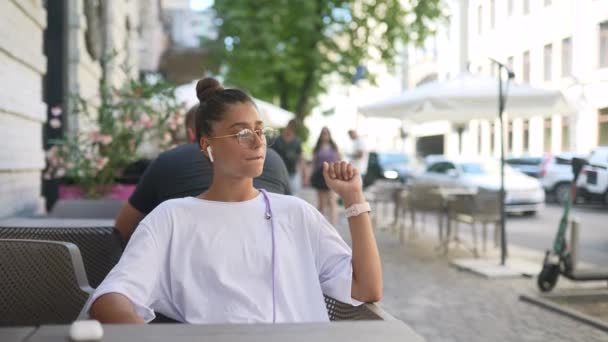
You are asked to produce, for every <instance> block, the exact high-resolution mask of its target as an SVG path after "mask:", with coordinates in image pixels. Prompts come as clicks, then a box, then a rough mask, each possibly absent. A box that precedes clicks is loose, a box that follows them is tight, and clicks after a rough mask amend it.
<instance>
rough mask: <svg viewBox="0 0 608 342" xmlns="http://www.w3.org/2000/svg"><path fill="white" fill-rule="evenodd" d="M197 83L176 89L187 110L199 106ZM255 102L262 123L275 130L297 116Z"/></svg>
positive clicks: (271, 105) (177, 95) (281, 109)
mask: <svg viewBox="0 0 608 342" xmlns="http://www.w3.org/2000/svg"><path fill="white" fill-rule="evenodd" d="M196 82H197V81H192V82H190V83H187V84H184V85H181V86H178V87H176V88H175V96H176V97H177V99H178V101H181V102H184V103H185V104H186V107H187V108H189V107H191V106H194V105H195V104H198V98H197V97H196ZM253 100H254V102H255V104H256V106H257V107H258V110H259V112H260V115H261V117H262V121H264V123H265V124H266V126H269V127H274V128H281V127H285V126H287V123H288V122H289V120H291V119H293V118H294V117H295V114H293V113H291V112H289V111H286V110H285V109H283V108H281V107H278V106H275V105H273V104H271V103H268V102H266V101H262V100H259V99H256V98H253Z"/></svg>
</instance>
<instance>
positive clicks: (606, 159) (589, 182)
mask: <svg viewBox="0 0 608 342" xmlns="http://www.w3.org/2000/svg"><path fill="white" fill-rule="evenodd" d="M576 186H577V188H578V191H577V198H579V197H580V198H583V199H584V200H585V201H594V200H599V201H602V202H603V203H604V204H605V205H608V146H603V147H598V148H597V149H595V150H594V151H593V152H591V155H590V156H589V159H588V161H587V165H585V166H584V167H583V169H582V170H581V174H580V175H579V178H578V181H577V183H576Z"/></svg>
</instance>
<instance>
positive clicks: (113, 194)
mask: <svg viewBox="0 0 608 342" xmlns="http://www.w3.org/2000/svg"><path fill="white" fill-rule="evenodd" d="M135 187H136V185H135V184H116V185H112V186H110V189H109V190H108V191H107V192H106V194H105V195H104V196H102V197H101V198H104V199H117V200H123V201H126V200H128V199H129V197H130V196H131V194H132V193H133V191H135ZM82 198H85V194H84V190H83V189H82V188H81V187H80V186H78V185H65V184H61V185H59V199H82Z"/></svg>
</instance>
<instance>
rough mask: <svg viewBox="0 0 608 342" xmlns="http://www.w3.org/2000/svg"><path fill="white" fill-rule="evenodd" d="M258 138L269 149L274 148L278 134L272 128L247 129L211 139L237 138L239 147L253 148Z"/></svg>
mask: <svg viewBox="0 0 608 342" xmlns="http://www.w3.org/2000/svg"><path fill="white" fill-rule="evenodd" d="M256 136H257V138H259V139H260V140H262V143H264V144H265V145H266V146H267V147H269V146H272V144H273V143H274V141H275V140H276V138H277V132H276V130H275V129H273V128H270V127H264V128H262V129H256V130H250V129H249V128H245V129H243V130H241V131H239V132H238V133H235V134H228V135H221V136H219V137H210V138H209V139H221V138H229V137H235V138H236V140H237V141H238V142H239V145H241V146H243V147H248V148H250V147H252V146H254V145H255V142H256Z"/></svg>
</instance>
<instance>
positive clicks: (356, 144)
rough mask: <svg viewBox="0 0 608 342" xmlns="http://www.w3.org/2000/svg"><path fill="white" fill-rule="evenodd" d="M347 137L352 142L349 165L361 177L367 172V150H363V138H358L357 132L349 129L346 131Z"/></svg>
mask: <svg viewBox="0 0 608 342" xmlns="http://www.w3.org/2000/svg"><path fill="white" fill-rule="evenodd" d="M348 136H349V137H350V140H352V142H353V150H352V153H351V155H350V162H351V164H352V165H353V166H354V167H355V168H356V169H357V171H359V174H360V175H361V177H364V176H365V173H366V172H367V156H368V153H367V149H366V148H365V142H364V141H363V138H361V137H360V136H359V134H358V133H357V131H355V130H354V129H351V130H349V131H348Z"/></svg>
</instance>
